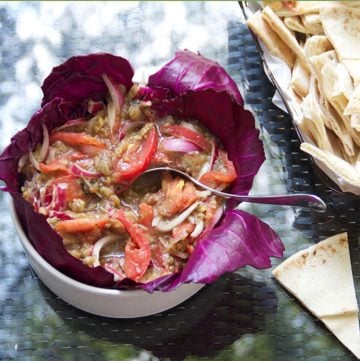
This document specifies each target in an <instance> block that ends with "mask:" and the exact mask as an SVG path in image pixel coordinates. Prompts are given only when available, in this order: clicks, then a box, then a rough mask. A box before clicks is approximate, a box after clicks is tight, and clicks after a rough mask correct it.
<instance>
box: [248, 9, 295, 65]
mask: <svg viewBox="0 0 360 361" xmlns="http://www.w3.org/2000/svg"><path fill="white" fill-rule="evenodd" d="M246 23H247V25H248V26H249V28H250V29H251V31H252V32H253V33H254V34H255V35H256V36H257V37H258V38H259V39H260V40H261V41H262V42H263V43H264V44H265V46H266V47H267V48H268V49H269V51H270V53H271V54H272V55H274V56H276V57H278V58H280V59H282V60H283V61H285V63H286V64H287V65H288V66H289V67H290V68H292V66H293V65H294V61H295V55H294V54H293V52H292V51H291V49H290V48H289V47H288V46H287V45H286V44H285V43H284V42H283V41H282V40H281V39H280V38H279V36H278V35H277V34H276V33H275V32H274V31H273V30H272V29H271V28H270V26H269V25H268V24H267V22H266V21H265V20H264V19H263V18H262V15H261V11H257V12H256V13H255V14H253V15H252V16H251V17H250V18H249V19H248V20H247V22H246Z"/></svg>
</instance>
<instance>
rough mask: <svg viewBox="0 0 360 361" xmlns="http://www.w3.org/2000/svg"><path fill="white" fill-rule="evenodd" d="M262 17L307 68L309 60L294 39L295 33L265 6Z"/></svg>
mask: <svg viewBox="0 0 360 361" xmlns="http://www.w3.org/2000/svg"><path fill="white" fill-rule="evenodd" d="M262 17H263V18H264V20H265V21H266V22H267V23H268V25H269V26H270V27H271V29H272V30H273V31H274V32H275V33H276V34H277V35H278V36H279V37H280V39H281V40H282V41H283V42H284V43H285V44H287V46H288V47H289V48H290V49H291V50H292V51H293V52H294V53H295V54H296V56H297V57H298V61H299V62H300V63H301V65H302V66H303V67H304V68H305V69H306V70H309V61H308V60H307V58H306V57H305V54H304V49H303V48H302V47H301V46H300V44H299V43H298V41H297V40H296V37H295V35H294V34H293V33H292V32H291V31H290V30H289V29H288V28H287V27H286V26H285V24H284V23H283V22H282V21H281V19H280V18H279V17H278V16H277V15H276V14H275V13H274V12H273V11H272V10H271V8H270V7H269V6H266V7H265V8H264V9H263V11H262Z"/></svg>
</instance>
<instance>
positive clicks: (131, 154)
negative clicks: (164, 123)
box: [113, 128, 158, 183]
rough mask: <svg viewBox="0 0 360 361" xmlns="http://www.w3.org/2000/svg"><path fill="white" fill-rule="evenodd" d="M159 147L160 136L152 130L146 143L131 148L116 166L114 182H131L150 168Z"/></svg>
mask: <svg viewBox="0 0 360 361" xmlns="http://www.w3.org/2000/svg"><path fill="white" fill-rule="evenodd" d="M157 145H158V135H157V132H156V129H155V128H152V129H151V130H150V131H149V132H148V133H147V135H146V139H145V141H143V142H142V143H139V144H138V145H137V147H136V146H135V147H131V148H129V149H128V150H127V151H126V152H125V154H124V155H123V156H122V157H121V159H120V160H119V161H118V162H117V164H116V166H115V172H114V175H113V180H114V182H115V183H121V182H130V181H132V180H133V179H135V178H136V177H137V176H138V175H139V174H140V173H141V172H143V171H144V170H145V169H147V168H148V166H149V165H150V162H151V160H152V158H153V157H154V155H155V152H156V150H157Z"/></svg>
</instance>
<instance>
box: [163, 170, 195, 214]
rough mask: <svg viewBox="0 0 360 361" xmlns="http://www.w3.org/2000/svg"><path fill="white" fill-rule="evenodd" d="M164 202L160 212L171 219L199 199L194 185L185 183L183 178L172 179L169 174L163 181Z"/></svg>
mask: <svg viewBox="0 0 360 361" xmlns="http://www.w3.org/2000/svg"><path fill="white" fill-rule="evenodd" d="M162 192H163V194H164V200H163V202H162V204H161V205H160V206H161V210H160V212H161V213H162V214H163V215H164V216H166V217H170V216H172V215H174V214H176V213H179V212H181V211H183V210H184V209H186V208H187V207H189V206H190V205H191V204H193V203H194V202H195V201H196V200H197V199H198V198H199V197H198V194H197V191H196V188H195V186H194V184H193V183H191V182H185V181H184V180H183V179H182V178H180V177H176V178H172V177H171V176H170V175H169V174H168V173H166V174H165V175H164V178H163V181H162Z"/></svg>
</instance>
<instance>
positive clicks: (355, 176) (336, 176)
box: [300, 143, 360, 195]
mask: <svg viewBox="0 0 360 361" xmlns="http://www.w3.org/2000/svg"><path fill="white" fill-rule="evenodd" d="M300 149H301V150H302V151H303V152H305V153H308V154H310V155H311V156H312V157H313V158H314V159H315V162H316V164H317V165H318V166H319V168H321V169H322V170H323V171H324V173H326V174H327V175H328V177H329V178H331V179H332V180H333V181H334V182H335V183H336V184H337V185H338V186H339V188H340V189H341V190H342V191H343V192H351V193H354V194H356V195H360V172H359V170H358V169H357V168H356V167H355V166H354V165H352V164H350V163H349V162H347V161H345V160H344V159H342V158H340V157H338V156H336V155H334V154H333V153H330V152H327V151H325V150H322V149H319V148H318V147H316V146H315V145H313V144H310V143H302V144H301V145H300Z"/></svg>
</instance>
